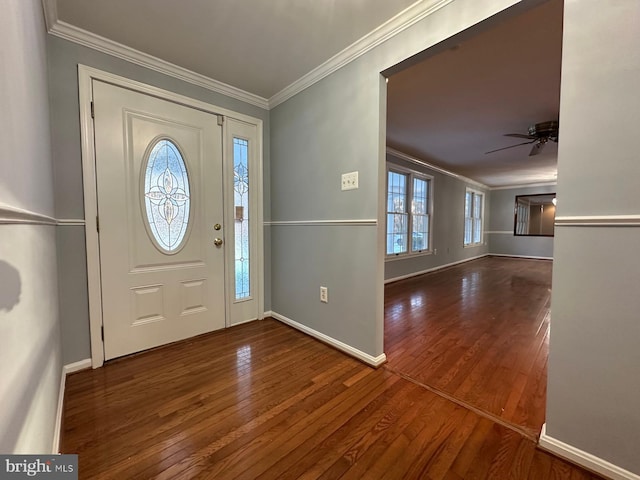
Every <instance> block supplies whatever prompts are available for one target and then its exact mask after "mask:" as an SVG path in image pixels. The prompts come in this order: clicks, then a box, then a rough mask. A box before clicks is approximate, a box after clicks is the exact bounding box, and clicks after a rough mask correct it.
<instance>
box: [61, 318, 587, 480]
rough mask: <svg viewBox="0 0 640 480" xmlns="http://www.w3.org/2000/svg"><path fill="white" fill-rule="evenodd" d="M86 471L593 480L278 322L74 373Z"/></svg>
mask: <svg viewBox="0 0 640 480" xmlns="http://www.w3.org/2000/svg"><path fill="white" fill-rule="evenodd" d="M62 451H63V452H65V453H78V454H79V471H80V478H81V479H150V478H158V479H196V478H197V479H200V478H202V479H206V478H211V479H223V480H226V479H296V478H300V479H338V478H341V479H358V480H360V479H426V480H436V479H449V480H454V479H458V480H459V479H502V478H505V479H506V478H512V479H532V480H541V479H572V480H579V479H596V478H599V477H597V476H595V475H592V474H590V473H588V472H586V471H584V470H581V469H579V468H577V467H574V466H571V465H570V464H568V463H566V462H564V461H563V460H560V459H558V458H556V457H553V456H552V455H549V454H547V453H545V452H543V451H541V450H539V449H537V448H536V445H535V443H534V442H533V441H531V440H530V439H529V438H527V437H526V436H523V435H521V434H520V433H518V432H517V431H514V430H513V429H511V428H508V427H505V426H503V425H500V424H498V423H495V422H493V421H491V420H490V419H488V418H486V417H484V416H482V415H478V414H477V413H475V412H474V411H472V410H469V409H467V408H465V407H463V406H461V405H458V404H456V403H455V402H451V401H449V400H448V399H447V398H444V397H443V396H440V395H438V394H435V393H433V392H431V391H429V390H428V389H426V388H424V387H422V386H420V385H419V384H417V383H416V382H414V381H411V380H408V379H406V378H404V377H403V376H401V375H398V374H397V373H394V372H393V371H391V370H388V369H386V368H380V369H377V370H374V369H372V368H370V367H367V366H365V365H363V364H362V363H360V362H358V361H357V360H355V359H353V358H350V357H348V356H346V355H344V354H342V353H341V352H338V351H336V350H334V349H332V348H330V347H328V346H326V345H324V344H322V343H320V342H318V341H316V340H314V339H312V338H310V337H308V336H306V335H304V334H302V333H300V332H298V331H296V330H293V329H291V328H290V327H288V326H285V325H283V324H281V323H279V322H277V321H275V320H272V319H267V320H264V321H259V322H253V323H249V324H245V325H240V326H238V327H233V328H230V329H228V330H225V331H221V332H216V333H213V334H209V335H204V336H200V337H197V338H194V339H191V340H188V341H183V342H179V343H176V344H173V345H169V346H167V347H163V348H159V349H155V350H152V351H148V352H145V353H142V354H138V355H135V356H131V357H127V358H123V359H120V360H116V361H112V362H108V363H107V364H106V365H105V366H104V367H103V368H100V369H97V370H86V371H83V372H78V373H76V374H73V375H70V376H69V377H68V379H67V387H66V396H65V407H64V426H63V443H62Z"/></svg>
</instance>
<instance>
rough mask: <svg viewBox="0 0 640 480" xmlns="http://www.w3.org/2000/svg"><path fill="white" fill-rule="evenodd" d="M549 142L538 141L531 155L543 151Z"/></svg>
mask: <svg viewBox="0 0 640 480" xmlns="http://www.w3.org/2000/svg"><path fill="white" fill-rule="evenodd" d="M546 143H547V142H538V143H536V144H535V145H534V146H533V148H532V149H531V152H529V156H530V157H533V156H534V155H538V154H539V153H540V152H542V149H543V148H544V146H545V144H546Z"/></svg>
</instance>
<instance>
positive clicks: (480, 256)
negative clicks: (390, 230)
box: [384, 253, 489, 285]
mask: <svg viewBox="0 0 640 480" xmlns="http://www.w3.org/2000/svg"><path fill="white" fill-rule="evenodd" d="M487 256H489V254H488V253H484V254H482V255H477V256H475V257H470V258H465V259H464V260H458V261H457V262H451V263H445V264H444V265H438V266H437V267H432V268H427V269H426V270H420V271H419V272H413V273H408V274H406V275H400V276H399V277H393V278H387V279H386V280H385V281H384V283H385V285H386V284H387V283H393V282H399V281H400V280H406V279H407V278H411V277H417V276H418V275H424V274H425V273H431V272H436V271H438V270H442V269H443V268H449V267H453V266H455V265H460V264H461V263H467V262H471V261H472V260H478V259H479V258H484V257H487Z"/></svg>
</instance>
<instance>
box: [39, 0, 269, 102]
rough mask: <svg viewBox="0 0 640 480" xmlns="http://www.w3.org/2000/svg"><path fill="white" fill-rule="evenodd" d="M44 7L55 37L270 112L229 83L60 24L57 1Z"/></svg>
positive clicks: (45, 1)
mask: <svg viewBox="0 0 640 480" xmlns="http://www.w3.org/2000/svg"><path fill="white" fill-rule="evenodd" d="M42 4H43V8H44V13H45V23H46V25H47V31H48V32H49V33H50V34H51V35H55V36H56V37H60V38H62V39H64V40H69V41H71V42H74V43H77V44H80V45H83V46H85V47H89V48H92V49H94V50H97V51H99V52H102V53H106V54H108V55H112V56H114V57H117V58H121V59H122V60H126V61H128V62H131V63H134V64H136V65H140V66H141V67H145V68H148V69H150V70H155V71H156V72H159V73H162V74H164V75H168V76H170V77H174V78H177V79H179V80H182V81H184V82H187V83H191V84H193V85H197V86H199V87H203V88H206V89H207V90H211V91H213V92H216V93H221V94H222V95H226V96H227V97H231V98H235V99H237V100H241V101H243V102H245V103H249V104H251V105H255V106H257V107H260V108H263V109H265V110H268V109H269V102H268V101H267V99H266V98H263V97H260V96H258V95H254V94H253V93H249V92H246V91H244V90H241V89H239V88H236V87H234V86H231V85H228V84H226V83H223V82H219V81H217V80H214V79H212V78H209V77H206V76H204V75H201V74H199V73H196V72H192V71H191V70H188V69H186V68H183V67H179V66H178V65H174V64H173V63H169V62H167V61H165V60H162V59H160V58H158V57H154V56H153V55H149V54H147V53H144V52H141V51H139V50H136V49H134V48H131V47H128V46H126V45H123V44H121V43H118V42H114V41H113V40H109V39H108V38H105V37H102V36H100V35H96V34H95V33H91V32H88V31H86V30H83V29H81V28H78V27H76V26H74V25H70V24H68V23H66V22H63V21H61V20H59V19H58V12H57V8H56V2H55V0H43V1H42Z"/></svg>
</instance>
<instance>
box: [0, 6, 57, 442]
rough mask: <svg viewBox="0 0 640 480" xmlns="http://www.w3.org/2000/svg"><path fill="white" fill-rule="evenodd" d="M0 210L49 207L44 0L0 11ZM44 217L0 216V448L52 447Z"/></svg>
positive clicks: (53, 361) (49, 242)
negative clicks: (5, 219)
mask: <svg viewBox="0 0 640 480" xmlns="http://www.w3.org/2000/svg"><path fill="white" fill-rule="evenodd" d="M0 59H2V60H1V61H2V64H1V65H0V68H1V69H2V74H0V112H2V113H1V114H0V145H2V149H1V150H0V211H2V210H3V208H5V207H8V208H9V209H11V208H19V209H26V210H29V211H31V212H34V213H37V214H40V215H47V216H51V215H53V213H54V209H53V175H52V167H51V144H50V136H49V128H50V125H49V114H48V98H47V55H46V45H45V27H44V18H43V11H42V4H41V2H40V1H39V0H7V1H5V2H3V3H2V15H0ZM55 229H56V227H55V226H51V225H27V224H23V225H16V224H5V225H0V239H2V240H1V241H0V365H2V374H1V375H0V399H1V400H0V402H1V404H2V407H1V408H0V452H2V453H41V454H43V453H50V452H51V449H52V445H53V435H54V425H55V421H56V410H57V405H58V393H59V389H60V374H61V371H62V363H61V351H60V350H61V349H60V326H59V322H58V305H57V272H56V238H55Z"/></svg>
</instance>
